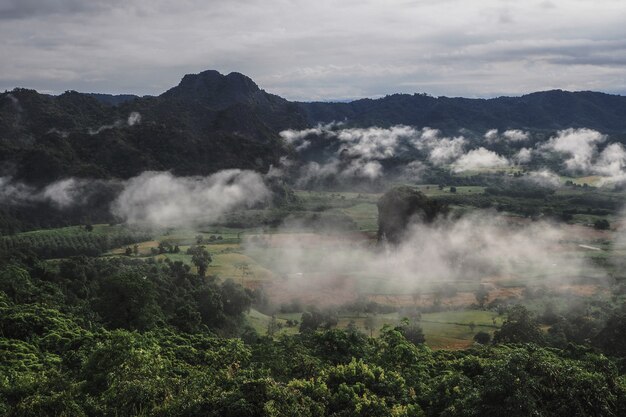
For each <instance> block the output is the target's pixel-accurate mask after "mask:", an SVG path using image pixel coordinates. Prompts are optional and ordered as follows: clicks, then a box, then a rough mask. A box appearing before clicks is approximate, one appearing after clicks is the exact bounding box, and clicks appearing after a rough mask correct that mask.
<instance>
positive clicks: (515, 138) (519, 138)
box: [502, 130, 529, 142]
mask: <svg viewBox="0 0 626 417" xmlns="http://www.w3.org/2000/svg"><path fill="white" fill-rule="evenodd" d="M502 136H504V138H505V139H508V140H510V141H512V142H523V141H525V140H528V138H529V133H528V132H524V131H523V130H507V131H505V132H504V133H503V134H502Z"/></svg>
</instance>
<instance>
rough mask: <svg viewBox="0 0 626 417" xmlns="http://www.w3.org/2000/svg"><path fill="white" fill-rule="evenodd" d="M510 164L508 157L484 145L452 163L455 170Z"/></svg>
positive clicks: (498, 166)
mask: <svg viewBox="0 0 626 417" xmlns="http://www.w3.org/2000/svg"><path fill="white" fill-rule="evenodd" d="M509 165H510V163H509V161H508V159H506V158H505V157H504V156H501V155H498V154H497V153H495V152H493V151H490V150H487V149H485V148H482V147H480V148H478V149H472V150H471V151H469V152H468V153H466V154H465V155H463V156H461V157H460V158H459V159H457V160H456V161H455V162H454V163H453V164H452V166H453V168H454V171H455V172H462V171H473V170H477V169H487V168H505V167H507V166H509Z"/></svg>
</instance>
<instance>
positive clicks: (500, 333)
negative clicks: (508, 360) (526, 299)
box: [493, 305, 545, 344]
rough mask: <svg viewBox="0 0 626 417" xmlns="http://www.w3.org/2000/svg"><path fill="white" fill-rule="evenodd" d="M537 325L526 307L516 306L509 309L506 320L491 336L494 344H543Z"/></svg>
mask: <svg viewBox="0 0 626 417" xmlns="http://www.w3.org/2000/svg"><path fill="white" fill-rule="evenodd" d="M544 339H545V338H544V334H543V332H542V331H541V329H540V328H539V324H538V323H537V321H536V320H535V319H534V318H533V317H532V315H531V314H530V312H529V311H528V310H527V309H526V307H524V306H522V305H516V306H513V307H511V309H509V314H508V317H507V319H506V320H505V321H504V323H502V327H501V328H500V329H499V330H497V331H496V332H495V333H494V335H493V342H494V343H538V344H541V343H543V342H544Z"/></svg>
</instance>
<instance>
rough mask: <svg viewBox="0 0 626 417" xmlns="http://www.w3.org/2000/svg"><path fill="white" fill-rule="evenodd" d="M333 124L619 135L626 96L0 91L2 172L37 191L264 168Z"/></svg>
mask: <svg viewBox="0 0 626 417" xmlns="http://www.w3.org/2000/svg"><path fill="white" fill-rule="evenodd" d="M332 121H343V122H345V123H346V125H348V126H361V127H365V126H372V125H376V126H391V125H396V124H405V125H412V126H417V127H424V126H429V127H432V128H438V129H441V130H442V131H444V132H445V133H458V131H459V129H464V132H470V133H471V132H475V134H476V135H482V134H483V133H484V132H485V131H487V130H489V129H492V128H498V129H502V130H505V129H524V130H530V131H542V132H553V131H556V130H559V129H563V128H569V127H588V128H592V129H596V130H599V131H601V132H603V133H607V134H613V135H618V136H622V137H623V136H624V135H625V134H626V97H623V96H617V95H609V94H604V93H596V92H588V91H584V92H567V91H561V90H553V91H545V92H537V93H532V94H528V95H524V96H521V97H498V98H493V99H467V98H449V97H438V98H436V97H431V96H428V95H424V94H413V95H410V94H394V95H390V96H387V97H384V98H380V99H363V100H356V101H353V102H349V103H323V102H314V103H303V102H292V101H288V100H286V99H284V98H281V97H279V96H277V95H273V94H270V93H267V92H265V91H264V90H262V89H260V88H259V87H258V86H257V85H256V84H255V83H254V81H252V80H251V79H250V78H248V77H246V76H245V75H242V74H239V73H230V74H228V75H222V74H220V73H219V72H217V71H204V72H201V73H200V74H188V75H185V76H184V77H183V79H182V80H181V82H180V83H179V84H178V85H177V86H176V87H173V88H171V89H169V90H168V91H166V92H164V93H163V94H161V95H160V96H157V97H152V96H144V97H138V96H134V95H107V94H94V93H77V92H75V91H68V92H66V93H64V94H61V95H59V96H51V95H46V94H40V93H38V92H36V91H34V90H27V89H15V90H13V91H10V92H5V93H2V94H0V175H12V176H14V177H15V178H19V179H22V180H25V181H28V182H32V183H43V182H49V181H51V180H54V179H58V178H62V177H67V176H78V177H92V178H93V177H95V178H110V177H116V178H127V177H130V176H133V175H136V174H138V173H140V172H142V171H144V170H173V171H174V172H175V173H176V174H179V175H193V174H208V173H211V172H215V171H217V170H219V169H225V168H246V169H255V170H266V169H267V168H268V167H269V165H271V164H275V163H276V162H277V161H278V159H279V158H280V157H281V156H283V155H287V154H292V153H293V150H292V149H290V147H289V146H288V145H287V144H285V143H284V142H283V141H282V139H281V138H280V136H279V132H280V131H282V130H284V129H305V128H308V127H312V126H315V125H316V124H318V123H328V122H332Z"/></svg>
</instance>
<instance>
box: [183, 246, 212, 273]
mask: <svg viewBox="0 0 626 417" xmlns="http://www.w3.org/2000/svg"><path fill="white" fill-rule="evenodd" d="M187 254H188V255H191V262H192V263H193V264H194V266H195V267H196V268H197V269H198V275H199V276H201V277H203V276H204V275H205V274H206V271H207V269H208V267H209V264H210V263H211V262H212V261H213V258H211V254H209V252H208V251H207V250H206V248H205V247H204V246H192V247H190V248H189V249H187Z"/></svg>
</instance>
